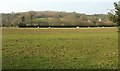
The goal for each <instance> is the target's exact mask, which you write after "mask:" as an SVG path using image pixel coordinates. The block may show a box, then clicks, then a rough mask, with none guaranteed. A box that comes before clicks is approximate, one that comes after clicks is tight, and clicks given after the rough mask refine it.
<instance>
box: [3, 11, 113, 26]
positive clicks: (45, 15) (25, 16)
mask: <svg viewBox="0 0 120 71" xmlns="http://www.w3.org/2000/svg"><path fill="white" fill-rule="evenodd" d="M2 18H3V20H2V22H3V24H2V26H3V27H16V26H18V27H49V26H50V27H75V26H80V27H86V26H115V25H114V24H113V23H112V22H111V21H110V20H109V19H108V15H107V14H93V15H86V14H82V13H76V12H58V11H28V12H19V13H14V12H12V13H2Z"/></svg>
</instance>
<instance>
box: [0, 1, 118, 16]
mask: <svg viewBox="0 0 120 71" xmlns="http://www.w3.org/2000/svg"><path fill="white" fill-rule="evenodd" d="M118 1H119V0H71V1H70V0H0V13H9V12H12V11H14V12H24V11H29V10H35V11H46V10H50V11H67V12H73V11H74V12H79V13H86V14H97V13H104V14H105V13H107V12H108V11H109V10H111V9H113V8H114V6H113V3H114V2H118Z"/></svg>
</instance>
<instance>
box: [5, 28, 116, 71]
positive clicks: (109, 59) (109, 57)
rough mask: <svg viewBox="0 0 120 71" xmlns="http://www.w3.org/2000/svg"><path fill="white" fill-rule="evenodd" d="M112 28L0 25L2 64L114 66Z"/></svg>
mask: <svg viewBox="0 0 120 71" xmlns="http://www.w3.org/2000/svg"><path fill="white" fill-rule="evenodd" d="M117 36H118V35H117V32H116V29H114V28H112V29H109V28H107V29H105V28H103V29H3V68H8V69H9V68H15V69H16V68H32V69H33V68H37V69H38V68H78V69H81V68H88V69H90V68H92V69H93V68H117V63H118V62H117V61H118V60H117V56H118V54H117V53H118V43H117V42H118V37H117Z"/></svg>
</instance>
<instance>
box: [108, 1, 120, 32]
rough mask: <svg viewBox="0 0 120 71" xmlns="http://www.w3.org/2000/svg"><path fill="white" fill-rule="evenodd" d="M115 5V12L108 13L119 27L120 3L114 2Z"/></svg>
mask: <svg viewBox="0 0 120 71" xmlns="http://www.w3.org/2000/svg"><path fill="white" fill-rule="evenodd" d="M114 7H115V14H112V13H108V14H109V19H110V20H111V21H113V22H114V23H116V24H117V27H118V29H119V27H120V3H119V2H118V3H114ZM119 30H120V29H119Z"/></svg>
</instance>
